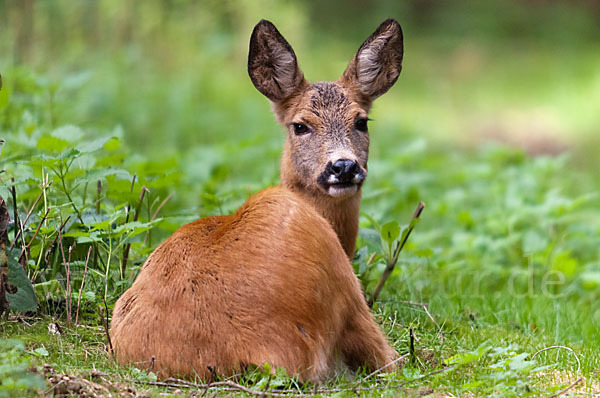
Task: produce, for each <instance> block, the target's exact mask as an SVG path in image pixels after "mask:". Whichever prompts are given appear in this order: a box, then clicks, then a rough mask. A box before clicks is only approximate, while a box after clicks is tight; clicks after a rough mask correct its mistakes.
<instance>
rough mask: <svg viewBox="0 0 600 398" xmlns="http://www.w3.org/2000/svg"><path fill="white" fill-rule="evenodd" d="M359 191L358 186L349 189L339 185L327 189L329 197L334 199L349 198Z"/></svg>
mask: <svg viewBox="0 0 600 398" xmlns="http://www.w3.org/2000/svg"><path fill="white" fill-rule="evenodd" d="M357 190H358V186H357V185H351V186H349V187H341V186H337V185H330V186H329V188H328V189H327V193H328V194H329V196H333V197H334V198H340V197H343V196H349V195H352V194H355V193H356V191H357Z"/></svg>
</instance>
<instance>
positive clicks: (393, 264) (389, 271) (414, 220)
mask: <svg viewBox="0 0 600 398" xmlns="http://www.w3.org/2000/svg"><path fill="white" fill-rule="evenodd" d="M424 208H425V203H423V202H419V206H417V210H416V211H415V214H414V215H413V218H412V220H411V223H410V225H409V226H408V228H407V229H406V232H405V233H404V234H403V235H404V236H403V237H402V241H401V242H400V243H398V244H397V245H396V249H395V250H394V252H393V253H390V254H391V257H388V261H387V267H386V268H385V270H384V271H383V274H382V275H381V279H379V283H378V284H377V287H376V288H375V291H374V292H373V296H371V299H369V300H368V301H367V304H368V305H369V308H373V303H375V301H377V298H378V297H379V293H381V289H383V285H384V284H385V282H386V281H387V280H388V278H389V277H390V275H391V274H392V272H393V271H394V267H396V263H397V262H398V256H399V255H400V252H401V251H402V249H403V248H404V245H405V244H406V242H407V241H408V237H409V236H410V233H411V232H412V230H413V229H414V228H415V225H416V223H417V220H418V219H419V217H420V216H421V212H422V211H423V209H424Z"/></svg>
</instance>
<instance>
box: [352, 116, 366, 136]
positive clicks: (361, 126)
mask: <svg viewBox="0 0 600 398" xmlns="http://www.w3.org/2000/svg"><path fill="white" fill-rule="evenodd" d="M368 120H369V119H366V118H365V119H358V120H357V121H356V122H354V127H355V128H356V129H357V130H358V131H362V132H364V133H366V132H367V131H368V130H369V128H368V127H367V121H368Z"/></svg>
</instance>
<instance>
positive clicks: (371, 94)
mask: <svg viewBox="0 0 600 398" xmlns="http://www.w3.org/2000/svg"><path fill="white" fill-rule="evenodd" d="M402 53H403V46H402V31H401V28H400V25H399V24H398V22H396V21H395V20H392V19H388V20H386V21H384V22H383V23H382V24H381V25H380V26H379V28H378V29H377V30H376V31H375V32H374V33H373V34H372V35H371V36H370V37H369V38H368V39H367V40H366V41H365V42H364V43H363V45H362V46H361V47H360V48H359V50H358V52H357V53H356V55H355V56H354V58H353V59H352V60H351V62H350V64H349V66H348V67H347V69H346V71H345V72H344V73H343V75H342V77H341V78H340V79H339V80H337V81H334V82H318V83H314V84H313V83H309V82H307V81H306V80H305V79H304V76H303V74H302V72H301V71H300V69H299V67H298V64H297V61H296V55H295V54H294V51H293V50H292V48H291V47H290V45H289V44H288V43H287V41H286V40H285V39H284V38H283V37H282V36H281V34H280V33H279V32H278V31H277V29H276V28H275V26H274V25H273V24H272V23H271V22H268V21H264V20H263V21H261V22H259V23H258V24H257V25H256V27H255V28H254V31H253V32H252V37H251V39H250V51H249V59H248V72H249V74H250V78H251V80H252V82H253V84H254V86H255V87H256V88H257V89H258V90H259V91H260V92H261V93H262V94H264V95H265V96H266V97H267V98H269V100H271V104H272V108H273V111H274V113H275V116H276V118H277V120H278V121H279V122H280V123H281V124H283V126H285V128H286V129H287V130H288V133H287V140H286V142H285V147H284V149H283V156H282V161H281V185H280V186H278V187H271V188H268V189H266V190H264V191H262V192H259V193H257V194H255V195H254V196H252V197H251V198H250V199H248V201H247V202H246V203H245V204H244V205H242V206H241V207H240V208H239V209H238V210H237V211H236V212H235V214H232V215H229V216H217V217H208V218H202V219H200V220H197V221H195V222H192V223H190V224H187V225H185V226H183V227H181V228H180V229H179V230H178V231H176V232H175V233H174V234H173V236H171V237H170V238H169V239H167V240H166V241H165V242H163V243H162V244H161V245H160V246H159V247H158V248H157V249H156V250H155V251H154V252H153V253H152V254H151V255H150V256H149V257H148V259H147V260H146V262H145V264H144V265H143V267H142V269H141V271H140V273H139V275H138V277H137V279H136V280H135V282H134V284H133V286H132V287H131V288H129V289H128V290H127V291H126V292H125V293H124V294H123V296H122V297H121V298H120V299H119V300H118V301H117V303H116V305H115V309H114V313H113V318H112V325H111V337H112V342H113V345H114V353H115V356H116V359H117V360H118V361H119V362H120V363H132V364H134V365H135V366H138V367H140V368H149V367H150V363H152V369H153V370H154V371H155V372H157V373H158V375H159V377H168V376H172V375H173V376H175V375H177V376H188V377H189V376H194V375H198V376H200V377H202V378H210V377H211V374H214V373H217V374H219V375H231V374H233V373H234V372H237V371H240V370H243V369H244V368H245V367H246V366H248V365H250V364H254V365H259V366H260V365H262V364H264V363H269V364H270V365H271V366H273V367H276V366H282V367H284V368H285V369H286V370H287V372H288V373H289V374H291V375H297V376H298V377H299V378H300V379H301V380H311V381H314V382H321V381H323V380H325V379H327V378H328V377H330V376H332V374H333V373H334V372H335V370H336V369H340V367H339V366H338V365H340V364H341V363H343V364H345V365H346V366H347V367H349V368H350V369H357V368H358V367H360V366H365V367H366V368H368V369H371V370H373V369H377V368H379V367H381V366H384V365H385V364H388V363H390V362H391V361H393V359H394V358H396V357H397V353H396V351H395V350H393V349H392V348H391V347H390V345H389V344H388V342H387V340H386V338H385V336H384V335H383V333H382V332H381V331H380V330H379V327H378V325H377V324H376V323H375V321H374V319H373V317H372V315H371V313H370V312H369V308H368V307H367V304H366V301H365V299H364V297H363V294H362V291H361V286H360V282H359V280H358V278H357V277H356V276H355V275H354V272H353V269H352V266H351V264H350V260H349V259H350V258H352V256H353V255H354V250H355V244H356V243H355V240H356V235H357V230H358V216H359V205H360V197H361V187H362V183H363V182H364V180H365V177H366V175H367V157H368V149H369V133H368V130H367V120H368V118H367V112H368V111H369V108H370V106H371V102H372V101H373V100H374V99H375V98H377V97H378V96H380V95H381V94H383V93H385V92H386V91H387V90H388V89H389V88H390V87H391V86H392V85H393V84H394V83H395V81H396V79H397V78H398V75H399V73H400V70H401V63H402ZM393 368H394V366H393V365H392V366H389V367H388V368H387V370H388V371H389V370H392V369H393Z"/></svg>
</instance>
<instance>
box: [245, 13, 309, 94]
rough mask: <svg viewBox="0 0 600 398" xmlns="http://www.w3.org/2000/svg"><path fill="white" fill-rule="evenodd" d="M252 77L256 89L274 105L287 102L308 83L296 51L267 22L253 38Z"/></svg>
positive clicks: (251, 48) (250, 54)
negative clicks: (287, 99)
mask: <svg viewBox="0 0 600 398" xmlns="http://www.w3.org/2000/svg"><path fill="white" fill-rule="evenodd" d="M248 74H249V75H250V79H251V80H252V83H253V84H254V87H256V88H257V90H258V91H260V92H261V93H263V94H264V95H265V96H266V97H267V98H269V99H270V100H271V101H274V102H280V101H283V100H285V99H286V98H288V97H289V96H290V95H291V94H292V93H293V92H294V90H295V89H296V88H298V87H299V86H300V85H301V84H303V83H304V75H303V74H302V72H301V71H300V68H299V67H298V62H297V61H296V54H294V50H292V47H291V46H290V45H289V44H288V42H287V41H286V40H285V39H284V38H283V36H282V35H281V33H279V31H278V30H277V28H276V27H275V25H273V24H272V23H271V22H269V21H265V20H264V19H263V20H262V21H260V22H259V23H258V24H257V25H256V26H255V27H254V31H253V32H252V37H251V38H250V51H249V54H248Z"/></svg>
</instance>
